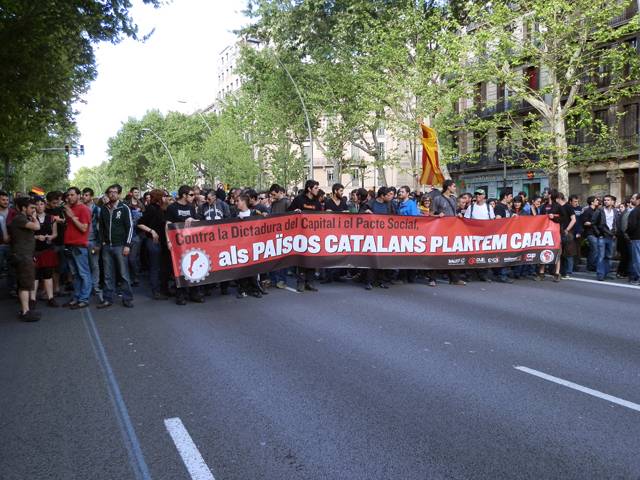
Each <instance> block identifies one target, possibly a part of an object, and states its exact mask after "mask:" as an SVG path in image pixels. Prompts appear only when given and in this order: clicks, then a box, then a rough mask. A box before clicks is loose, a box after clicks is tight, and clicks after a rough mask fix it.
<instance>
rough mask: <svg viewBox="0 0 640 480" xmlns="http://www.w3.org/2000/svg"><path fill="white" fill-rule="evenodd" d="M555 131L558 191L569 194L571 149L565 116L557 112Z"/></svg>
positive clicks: (554, 118) (554, 121)
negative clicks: (568, 145) (568, 144)
mask: <svg viewBox="0 0 640 480" xmlns="http://www.w3.org/2000/svg"><path fill="white" fill-rule="evenodd" d="M552 128H553V132H554V138H555V147H556V148H555V150H556V151H555V155H556V162H557V163H556V165H557V168H556V174H557V178H558V191H560V192H562V193H564V194H565V195H567V196H568V195H569V149H568V147H567V133H566V130H565V125H564V118H563V117H562V116H561V115H559V114H557V115H555V116H554V117H553V125H552Z"/></svg>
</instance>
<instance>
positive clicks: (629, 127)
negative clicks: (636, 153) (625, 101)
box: [622, 103, 638, 142]
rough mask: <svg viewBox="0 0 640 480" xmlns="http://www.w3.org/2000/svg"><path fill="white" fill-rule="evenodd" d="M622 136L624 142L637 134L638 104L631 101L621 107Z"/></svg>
mask: <svg viewBox="0 0 640 480" xmlns="http://www.w3.org/2000/svg"><path fill="white" fill-rule="evenodd" d="M622 112H623V113H624V116H623V117H622V136H623V137H624V140H625V141H626V142H629V141H631V140H632V139H633V138H635V136H636V135H637V134H638V104H637V103H631V104H629V105H624V106H623V107H622Z"/></svg>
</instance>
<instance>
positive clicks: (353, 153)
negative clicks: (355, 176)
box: [351, 145, 360, 160]
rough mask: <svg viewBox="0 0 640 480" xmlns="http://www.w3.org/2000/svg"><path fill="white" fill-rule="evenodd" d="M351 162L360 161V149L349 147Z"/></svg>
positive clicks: (353, 146)
mask: <svg viewBox="0 0 640 480" xmlns="http://www.w3.org/2000/svg"><path fill="white" fill-rule="evenodd" d="M351 160H360V149H359V148H358V147H356V146H355V145H351Z"/></svg>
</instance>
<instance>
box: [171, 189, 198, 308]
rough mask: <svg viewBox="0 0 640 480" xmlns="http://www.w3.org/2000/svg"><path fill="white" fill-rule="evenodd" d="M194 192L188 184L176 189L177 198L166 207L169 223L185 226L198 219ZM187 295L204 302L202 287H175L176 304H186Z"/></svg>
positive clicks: (192, 299)
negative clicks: (179, 223)
mask: <svg viewBox="0 0 640 480" xmlns="http://www.w3.org/2000/svg"><path fill="white" fill-rule="evenodd" d="M194 197H195V192H194V190H193V188H191V187H190V186H188V185H182V186H181V187H180V188H179V189H178V199H177V200H176V201H175V202H173V203H172V204H171V205H169V206H168V207H167V210H166V219H167V222H169V223H178V222H184V224H185V226H186V227H188V226H190V225H191V224H192V223H193V222H197V221H198V214H197V213H196V207H195V206H194V203H193V199H194ZM187 297H188V298H189V299H190V300H191V301H192V302H195V303H204V295H202V289H201V288H200V287H198V286H196V287H186V288H176V305H181V306H183V305H186V304H187Z"/></svg>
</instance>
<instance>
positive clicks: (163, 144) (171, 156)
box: [142, 128, 178, 179]
mask: <svg viewBox="0 0 640 480" xmlns="http://www.w3.org/2000/svg"><path fill="white" fill-rule="evenodd" d="M142 131H143V132H151V133H152V134H153V136H154V137H156V138H157V139H158V141H159V142H160V143H161V144H162V146H163V147H164V149H165V150H166V151H167V155H169V158H170V159H171V166H172V167H173V176H174V179H175V177H177V175H178V173H177V172H176V161H175V160H174V159H173V155H171V152H170V151H169V147H167V144H166V143H164V141H163V140H162V138H160V135H158V134H157V133H156V132H154V131H153V130H151V129H150V128H143V129H142Z"/></svg>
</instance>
